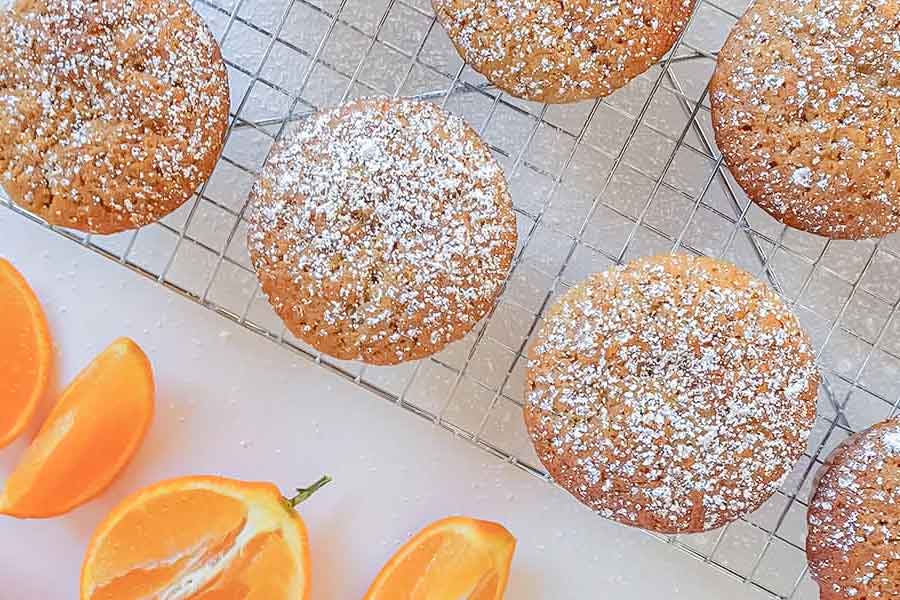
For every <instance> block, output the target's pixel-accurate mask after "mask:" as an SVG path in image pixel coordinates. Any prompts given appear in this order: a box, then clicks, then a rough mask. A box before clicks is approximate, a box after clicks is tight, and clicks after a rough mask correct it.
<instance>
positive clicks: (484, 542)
mask: <svg viewBox="0 0 900 600" xmlns="http://www.w3.org/2000/svg"><path fill="white" fill-rule="evenodd" d="M515 549H516V538H514V537H513V536H512V535H511V534H510V533H509V531H507V530H506V529H505V528H504V527H502V526H501V525H498V524H496V523H489V522H487V521H476V520H475V519H469V518H465V517H451V518H449V519H444V520H443V521H438V522H437V523H433V524H431V525H429V526H428V527H426V528H425V529H423V530H422V531H421V532H419V533H418V534H417V535H416V536H415V537H414V538H412V539H411V540H410V541H409V542H407V543H406V545H404V546H403V547H402V548H401V549H400V550H399V551H398V552H397V554H395V555H394V557H393V558H392V559H391V560H390V561H389V562H388V564H386V565H385V566H384V568H383V569H382V570H381V573H380V574H379V575H378V578H377V579H376V580H375V583H373V584H372V587H370V588H369V592H368V593H367V594H366V600H450V599H452V600H458V599H463V598H468V599H469V600H500V599H502V598H503V592H504V591H505V590H506V582H507V579H508V578H509V566H510V563H511V562H512V557H513V552H514V551H515Z"/></svg>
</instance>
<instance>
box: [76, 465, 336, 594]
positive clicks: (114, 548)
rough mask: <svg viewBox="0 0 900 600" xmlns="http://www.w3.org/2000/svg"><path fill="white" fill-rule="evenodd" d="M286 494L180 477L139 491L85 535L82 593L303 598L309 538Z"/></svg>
mask: <svg viewBox="0 0 900 600" xmlns="http://www.w3.org/2000/svg"><path fill="white" fill-rule="evenodd" d="M329 481H330V479H329V478H328V477H323V478H322V479H320V480H319V481H318V482H316V483H315V484H314V485H313V486H312V487H310V488H307V489H300V490H297V491H298V494H297V496H296V497H294V498H293V499H291V500H286V499H285V498H282V497H281V494H280V493H279V491H278V489H277V488H276V487H275V486H274V485H272V484H269V483H248V482H243V481H235V480H232V479H224V478H222V477H184V478H181V479H173V480H170V481H164V482H162V483H158V484H156V485H153V486H151V487H149V488H147V489H145V490H142V491H140V492H138V493H136V494H134V495H133V496H131V497H130V498H128V499H127V500H125V501H124V502H123V503H122V504H121V505H120V506H119V507H118V508H116V509H115V510H114V511H113V512H112V513H111V514H110V515H109V516H108V517H107V518H106V520H105V521H104V522H103V523H102V524H101V525H100V527H99V528H98V529H97V531H96V532H95V533H94V537H93V539H92V540H91V543H90V546H89V547H88V551H87V555H86V556H85V559H84V565H83V567H82V570H81V599H82V600H133V599H134V600H136V599H138V598H178V599H179V600H189V599H190V600H304V599H306V598H307V597H308V596H309V582H310V561H309V541H308V538H307V534H306V526H305V525H304V523H303V519H301V518H300V515H298V514H297V511H296V510H295V507H296V506H297V505H298V504H299V503H300V502H303V501H304V500H306V499H307V498H308V497H309V496H310V495H312V494H313V493H314V492H315V491H316V490H318V489H319V488H321V487H322V486H324V485H325V484H327V483H328V482H329Z"/></svg>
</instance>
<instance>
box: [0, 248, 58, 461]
mask: <svg viewBox="0 0 900 600" xmlns="http://www.w3.org/2000/svg"><path fill="white" fill-rule="evenodd" d="M52 366H53V344H52V343H51V341H50V330H49V328H48V327H47V319H46V317H44V311H43V309H42V308H41V303H40V302H39V301H38V299H37V296H35V295H34V291H32V289H31V287H30V286H29V285H28V282H27V281H25V278H24V277H22V275H21V274H20V273H19V272H18V271H17V270H16V268H15V267H13V266H12V265H11V264H10V263H9V262H8V261H6V260H4V259H2V258H0V448H2V447H4V446H6V445H8V444H9V443H10V442H12V441H13V440H14V439H15V438H16V437H18V436H19V435H20V434H21V433H22V431H23V430H24V429H25V427H27V426H28V422H29V421H30V420H31V418H32V417H33V416H34V411H35V409H36V408H37V405H38V402H39V401H40V399H41V397H42V396H43V395H44V393H46V391H47V386H48V385H49V384H50V373H51V371H52Z"/></svg>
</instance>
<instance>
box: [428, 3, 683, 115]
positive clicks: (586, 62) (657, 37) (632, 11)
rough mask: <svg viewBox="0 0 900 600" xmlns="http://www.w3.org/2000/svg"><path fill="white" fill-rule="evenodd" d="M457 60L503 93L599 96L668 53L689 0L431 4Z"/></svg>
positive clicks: (561, 99)
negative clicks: (461, 61)
mask: <svg viewBox="0 0 900 600" xmlns="http://www.w3.org/2000/svg"><path fill="white" fill-rule="evenodd" d="M432 2H433V5H434V12H435V14H436V15H437V18H438V21H440V23H441V24H442V25H443V26H444V29H446V31H447V33H448V35H449V36H450V40H451V41H452V42H453V45H454V46H456V49H457V51H458V52H459V54H460V56H462V57H463V59H464V60H465V61H466V62H467V63H469V64H470V65H471V66H472V68H473V69H475V70H476V71H478V72H479V73H481V74H482V75H484V76H485V77H486V78H487V79H488V80H489V81H490V82H491V83H493V84H495V85H496V86H497V87H499V88H500V89H502V90H503V91H505V92H507V93H509V94H512V95H513V96H516V97H518V98H523V99H525V100H534V101H537V102H549V103H555V104H559V103H566V102H576V101H578V100H584V99H587V98H603V97H605V96H608V95H609V94H611V93H612V92H614V91H615V90H617V89H619V88H620V87H622V86H623V85H625V84H626V83H628V82H629V81H631V80H632V79H634V78H635V77H637V76H638V75H640V74H641V73H643V72H644V71H646V70H647V69H649V68H650V66H651V65H653V63H655V62H657V61H658V60H659V59H660V58H662V56H663V55H664V54H665V53H666V52H668V51H669V50H671V49H672V46H674V45H675V42H676V41H677V40H678V36H680V35H681V32H682V30H683V29H684V27H685V25H686V24H687V21H688V18H689V17H690V14H691V11H692V10H693V8H694V0H621V1H619V2H612V3H611V2H608V1H603V0H574V1H571V2H559V1H558V0H534V1H532V2H524V3H523V2H521V1H517V0H432Z"/></svg>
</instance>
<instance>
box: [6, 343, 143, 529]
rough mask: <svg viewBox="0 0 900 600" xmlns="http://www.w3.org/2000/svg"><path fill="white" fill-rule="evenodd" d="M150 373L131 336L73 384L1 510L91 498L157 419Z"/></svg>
mask: <svg viewBox="0 0 900 600" xmlns="http://www.w3.org/2000/svg"><path fill="white" fill-rule="evenodd" d="M153 396H154V388H153V371H152V368H151V366H150V361H149V360H148V359H147V356H146V355H145V354H144V352H143V350H141V349H140V347H139V346H138V345H137V344H135V343H134V342H133V341H131V340H129V339H125V338H122V339H119V340H116V341H115V342H113V343H112V345H110V346H109V348H107V349H106V350H104V351H103V352H102V353H101V354H100V355H99V356H97V358H95V359H94V360H93V362H91V364H90V365H88V367H87V368H86V369H85V370H84V371H82V372H81V373H80V374H79V375H78V377H76V378H75V380H74V381H72V383H71V384H70V385H69V387H68V388H67V389H66V391H65V392H63V395H62V397H61V398H60V399H59V401H58V402H57V404H56V406H55V407H54V408H53V410H52V411H51V413H50V416H49V417H47V420H46V421H45V422H44V425H43V426H42V427H41V430H40V431H39V432H38V435H37V437H36V438H35V439H34V441H33V442H32V443H31V445H30V446H29V447H28V450H26V451H25V455H24V457H23V458H22V460H21V462H20V463H19V464H18V466H17V467H16V469H15V471H13V473H12V475H10V477H9V479H8V480H7V481H6V487H5V488H4V490H3V493H2V494H0V513H3V514H7V515H12V516H15V517H23V518H46V517H53V516H57V515H61V514H63V513H66V512H68V511H70V510H72V509H73V508H75V507H77V506H80V505H81V504H84V503H85V502H87V501H88V500H90V499H92V498H94V497H95V496H96V495H97V494H99V493H100V492H102V491H103V490H104V489H106V487H107V486H108V485H109V484H110V483H112V481H113V479H115V477H116V475H118V474H119V472H120V471H121V470H122V469H123V468H124V467H125V465H126V464H127V463H128V461H129V460H130V459H131V457H132V455H134V453H135V451H136V450H137V448H138V446H139V445H140V443H141V440H142V439H143V438H144V434H145V433H146V431H147V428H148V427H149V425H150V421H151V420H152V418H153Z"/></svg>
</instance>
